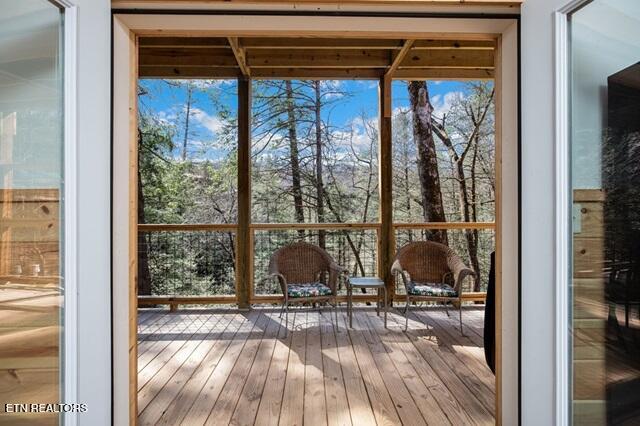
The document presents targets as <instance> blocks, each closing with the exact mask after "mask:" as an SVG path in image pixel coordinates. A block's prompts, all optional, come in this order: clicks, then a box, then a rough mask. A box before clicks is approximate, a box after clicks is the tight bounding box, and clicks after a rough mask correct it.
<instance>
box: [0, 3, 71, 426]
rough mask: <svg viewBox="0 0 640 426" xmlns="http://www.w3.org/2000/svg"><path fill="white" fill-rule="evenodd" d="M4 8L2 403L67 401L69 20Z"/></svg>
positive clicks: (34, 6) (36, 419)
mask: <svg viewBox="0 0 640 426" xmlns="http://www.w3.org/2000/svg"><path fill="white" fill-rule="evenodd" d="M0 9H1V10H2V14H1V15H0V215H1V218H2V219H0V401H2V403H3V405H4V403H58V402H60V401H61V399H62V396H61V393H62V391H61V389H62V382H61V379H60V377H61V376H62V359H61V351H62V348H61V346H60V342H61V341H62V338H63V336H62V321H61V317H62V309H63V275H64V271H63V268H62V265H63V252H62V236H63V233H62V230H63V228H62V225H63V210H64V209H63V205H62V194H63V192H62V191H63V149H64V144H63V97H62V94H63V92H62V83H63V81H62V76H63V73H62V67H61V55H62V37H61V34H62V14H61V11H60V10H59V9H58V8H56V7H55V6H53V5H52V3H50V2H47V1H45V0H23V1H19V2H16V1H8V0H0ZM2 411H4V406H3V407H2ZM0 416H1V417H2V419H3V420H5V422H6V423H15V424H18V423H20V424H22V423H23V422H24V421H26V422H27V423H31V424H52V423H53V424H55V423H58V415H57V414H55V413H49V414H4V413H3V414H0ZM9 416H15V419H13V420H12V419H10V418H9Z"/></svg>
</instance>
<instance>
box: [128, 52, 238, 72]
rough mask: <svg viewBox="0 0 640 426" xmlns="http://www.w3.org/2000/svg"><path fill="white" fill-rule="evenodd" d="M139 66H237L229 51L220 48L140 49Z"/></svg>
mask: <svg viewBox="0 0 640 426" xmlns="http://www.w3.org/2000/svg"><path fill="white" fill-rule="evenodd" d="M140 65H141V66H180V67H188V66H209V67H232V68H235V67H237V66H238V63H237V62H236V58H235V57H234V56H233V52H232V51H231V50H230V49H221V48H209V47H207V48H192V47H182V48H179V49H172V48H163V47H160V48H155V47H143V48H140Z"/></svg>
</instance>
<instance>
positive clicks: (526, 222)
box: [520, 0, 569, 426]
mask: <svg viewBox="0 0 640 426" xmlns="http://www.w3.org/2000/svg"><path fill="white" fill-rule="evenodd" d="M567 3H569V0H530V1H526V2H524V4H523V5H522V18H521V19H522V21H521V22H522V34H521V40H522V44H521V50H520V52H521V69H522V70H521V90H522V95H521V96H522V97H521V107H522V130H521V131H522V139H521V143H522V152H521V158H522V166H521V167H522V170H521V179H522V181H521V185H522V186H521V199H522V201H521V214H522V221H521V226H522V231H521V250H522V270H521V293H520V294H521V329H520V341H521V356H522V359H521V365H522V366H523V368H522V370H521V374H522V376H521V392H522V394H521V401H522V409H521V419H522V425H525V426H529V425H531V426H537V425H553V424H557V423H556V419H555V409H556V406H555V393H554V388H555V381H556V380H560V379H561V378H559V377H556V374H555V350H556V348H555V336H556V326H555V324H556V318H555V291H556V288H555V284H556V283H555V276H554V268H555V261H556V260H555V259H556V256H557V255H558V254H557V253H556V252H555V241H556V235H555V208H556V206H555V192H556V176H555V161H556V160H555V134H554V128H555V115H554V114H555V112H554V108H555V91H554V74H555V71H554V54H555V46H554V30H553V22H554V21H553V17H554V15H553V14H554V11H555V10H557V9H558V8H560V7H562V6H564V5H565V4H567ZM562 379H564V378H562Z"/></svg>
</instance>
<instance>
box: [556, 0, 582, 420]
mask: <svg viewBox="0 0 640 426" xmlns="http://www.w3.org/2000/svg"><path fill="white" fill-rule="evenodd" d="M590 2H591V0H574V1H572V2H570V3H569V4H567V5H565V6H564V7H562V8H560V9H559V10H557V11H556V12H555V13H554V17H553V18H554V51H555V52H554V53H555V64H554V71H555V75H554V77H555V89H554V90H555V129H554V130H555V181H556V182H555V206H556V208H555V241H556V261H555V282H556V285H555V287H556V294H555V296H556V300H555V305H556V306H555V316H556V318H555V328H556V330H555V334H556V335H555V345H556V347H555V371H554V373H555V377H556V380H555V389H554V392H555V420H556V421H555V424H556V425H559V426H563V425H568V424H570V423H571V422H570V420H571V419H570V415H571V404H570V398H571V392H570V389H571V387H570V383H571V382H572V381H571V374H572V369H571V368H570V365H571V359H572V354H571V345H570V344H569V339H570V336H569V328H570V327H571V323H570V315H571V310H570V308H569V306H570V303H571V294H570V292H569V289H570V286H571V283H572V279H571V276H572V273H571V270H572V268H571V260H572V250H571V248H572V235H573V231H572V226H571V208H572V205H571V203H572V201H571V200H572V191H571V188H572V183H571V149H570V148H571V139H570V134H569V129H570V108H569V106H570V90H569V87H570V86H569V85H570V80H569V77H570V76H569V72H570V69H569V61H570V56H569V54H570V51H569V33H568V19H569V15H570V14H571V13H572V12H574V11H576V10H577V9H579V8H581V7H583V6H584V5H586V4H587V3H590Z"/></svg>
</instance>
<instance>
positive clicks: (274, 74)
mask: <svg viewBox="0 0 640 426" xmlns="http://www.w3.org/2000/svg"><path fill="white" fill-rule="evenodd" d="M251 73H252V77H253V78H254V79H276V80H297V79H302V80H316V79H327V80H329V79H330V80H378V79H379V78H380V77H382V75H383V74H384V68H383V67H381V68H253V69H252V70H251Z"/></svg>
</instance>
